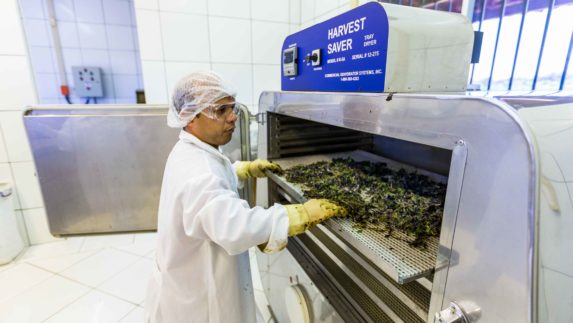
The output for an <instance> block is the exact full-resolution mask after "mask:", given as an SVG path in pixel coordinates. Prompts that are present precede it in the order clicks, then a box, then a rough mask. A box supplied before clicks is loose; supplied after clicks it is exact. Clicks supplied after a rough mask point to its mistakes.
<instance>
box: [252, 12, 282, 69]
mask: <svg viewBox="0 0 573 323" xmlns="http://www.w3.org/2000/svg"><path fill="white" fill-rule="evenodd" d="M288 35H289V25H288V24H284V23H274V22H264V21H253V63H254V64H277V65H280V64H281V49H282V45H283V41H284V39H285V38H286V36H288Z"/></svg>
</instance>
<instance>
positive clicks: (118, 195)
mask: <svg viewBox="0 0 573 323" xmlns="http://www.w3.org/2000/svg"><path fill="white" fill-rule="evenodd" d="M167 111H168V107H167V106H163V105H154V106H153V105H146V106H145V107H142V106H141V105H116V106H98V107H96V108H94V107H93V106H88V105H85V106H84V105H74V106H72V107H70V106H69V105H62V106H57V105H54V106H34V107H30V108H28V109H27V110H26V111H25V112H24V124H25V127H26V132H27V134H28V139H29V142H30V146H31V149H32V154H33V158H34V163H35V166H36V171H37V175H38V179H39V182H40V188H41V191H42V196H43V199H44V205H45V208H46V214H47V217H48V224H49V228H50V232H51V233H52V235H54V236H67V235H79V234H95V233H111V232H134V231H154V230H156V229H157V208H158V205H159V194H160V191H161V182H162V177H163V169H164V167H165V161H166V160H167V156H168V155H169V152H170V151H171V148H172V147H173V145H174V144H175V143H176V142H177V140H178V134H179V130H178V129H172V128H169V127H167V125H166V121H165V120H166V115H167ZM248 122H249V111H248V110H247V109H246V108H243V111H242V113H241V117H240V119H239V122H238V127H237V128H236V130H235V134H234V136H233V140H232V141H231V142H230V143H229V144H227V145H226V146H224V147H222V149H223V151H224V153H225V154H226V155H227V156H228V157H229V158H230V159H231V161H235V160H250V155H251V154H250V151H249V147H250V144H249V125H248ZM250 192H251V186H250V185H246V186H245V188H244V189H243V192H242V196H243V197H244V198H246V199H247V200H249V201H250V200H251V198H250V195H251V194H250Z"/></svg>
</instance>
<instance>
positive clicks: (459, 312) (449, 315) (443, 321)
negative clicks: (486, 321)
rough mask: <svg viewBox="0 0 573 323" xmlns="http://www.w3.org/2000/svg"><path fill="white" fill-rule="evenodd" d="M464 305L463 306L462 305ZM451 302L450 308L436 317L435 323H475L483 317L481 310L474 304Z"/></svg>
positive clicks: (438, 313)
mask: <svg viewBox="0 0 573 323" xmlns="http://www.w3.org/2000/svg"><path fill="white" fill-rule="evenodd" d="M462 303H463V304H462ZM460 304H462V305H463V308H462V306H460V305H458V304H457V303H456V302H450V306H449V307H448V308H446V309H443V310H441V311H439V312H437V313H436V315H434V322H435V323H473V322H476V321H477V320H478V319H479V318H480V316H481V309H480V308H479V307H478V306H477V305H475V304H474V303H472V302H460Z"/></svg>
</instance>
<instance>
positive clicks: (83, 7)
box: [54, 0, 104, 24]
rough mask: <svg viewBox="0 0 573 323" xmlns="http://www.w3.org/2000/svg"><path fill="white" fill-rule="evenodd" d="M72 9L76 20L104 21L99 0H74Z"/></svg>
mask: <svg viewBox="0 0 573 323" xmlns="http://www.w3.org/2000/svg"><path fill="white" fill-rule="evenodd" d="M54 2H56V1H54ZM74 10H75V19H76V20H77V21H78V22H85V23H98V24H103V23H104V20H103V5H102V3H101V1H93V0H91V1H86V0H74Z"/></svg>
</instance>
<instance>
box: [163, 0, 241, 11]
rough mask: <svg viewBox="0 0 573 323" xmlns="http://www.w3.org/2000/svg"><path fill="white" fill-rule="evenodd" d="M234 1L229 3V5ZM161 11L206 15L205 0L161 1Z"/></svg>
mask: <svg viewBox="0 0 573 323" xmlns="http://www.w3.org/2000/svg"><path fill="white" fill-rule="evenodd" d="M231 2H234V1H229V3H231ZM159 9H160V10H161V11H171V12H179V13H197V14H206V13H207V0H187V1H181V0H161V1H159Z"/></svg>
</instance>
